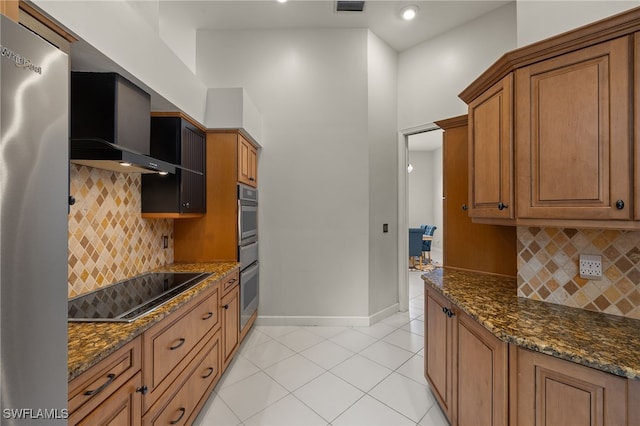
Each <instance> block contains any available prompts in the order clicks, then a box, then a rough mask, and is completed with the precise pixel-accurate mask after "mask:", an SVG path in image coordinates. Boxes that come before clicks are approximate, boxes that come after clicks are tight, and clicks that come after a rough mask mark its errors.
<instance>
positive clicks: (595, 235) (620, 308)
mask: <svg viewBox="0 0 640 426" xmlns="http://www.w3.org/2000/svg"><path fill="white" fill-rule="evenodd" d="M517 234H518V296H521V297H527V298H530V299H535V300H542V301H546V302H552V303H557V304H561V305H566V306H572V307H577V308H584V309H588V310H591V311H597V312H606V313H608V314H614V315H620V316H625V317H630V318H636V319H640V231H617V230H605V229H572V228H535V227H522V226H521V227H518V230H517ZM581 254H595V255H601V256H602V278H601V279H599V280H586V279H582V278H580V270H579V260H580V255H581Z"/></svg>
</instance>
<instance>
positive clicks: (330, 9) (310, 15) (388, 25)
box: [159, 0, 515, 52]
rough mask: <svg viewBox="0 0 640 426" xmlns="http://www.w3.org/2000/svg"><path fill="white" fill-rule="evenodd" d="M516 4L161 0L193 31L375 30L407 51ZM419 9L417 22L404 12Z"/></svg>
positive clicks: (167, 16) (169, 20)
mask: <svg viewBox="0 0 640 426" xmlns="http://www.w3.org/2000/svg"><path fill="white" fill-rule="evenodd" d="M513 1H515V0H502V1H484V0H471V1H462V0H448V1H435V0H427V1H411V0H368V1H366V2H365V9H364V11H363V12H336V11H335V0H289V1H288V2H286V3H278V2H277V1H276V0H196V1H184V0H180V1H176V0H160V6H159V11H160V14H161V15H162V16H163V22H164V24H166V25H171V26H173V27H174V29H175V30H176V31H178V32H183V31H185V30H188V29H191V30H193V29H218V30H220V29H225V30H228V29H238V30H246V29H285V28H369V29H370V30H371V31H372V32H373V33H374V34H376V35H377V36H378V37H380V38H381V39H382V40H384V41H386V42H387V43H388V44H389V45H390V46H391V47H393V48H394V49H395V50H397V51H399V52H401V51H403V50H406V49H408V48H409V47H412V46H414V45H416V44H418V43H421V42H423V41H425V40H428V39H431V38H433V37H436V36H437V35H439V34H442V33H444V32H446V31H449V30H451V29H453V28H455V27H457V26H459V25H461V24H463V23H465V22H468V21H471V20H473V19H475V18H477V17H479V16H481V15H484V14H486V13H488V12H490V11H491V10H493V9H496V8H498V7H500V6H503V5H505V4H507V3H511V2H513ZM410 4H413V5H417V6H418V7H419V12H418V16H417V17H416V18H415V19H414V20H413V21H404V20H403V19H402V18H401V17H400V11H401V9H402V8H403V7H405V6H407V5H410Z"/></svg>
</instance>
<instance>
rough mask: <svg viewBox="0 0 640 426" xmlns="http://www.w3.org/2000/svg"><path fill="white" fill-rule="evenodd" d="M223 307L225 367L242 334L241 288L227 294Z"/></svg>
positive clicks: (222, 302)
mask: <svg viewBox="0 0 640 426" xmlns="http://www.w3.org/2000/svg"><path fill="white" fill-rule="evenodd" d="M220 304H221V305H222V356H223V364H224V367H225V368H226V366H227V365H228V364H229V362H230V361H231V358H232V357H233V354H234V352H235V350H236V347H237V346H238V339H239V333H240V286H237V285H236V286H235V288H234V289H233V290H231V291H229V292H228V293H227V294H225V295H224V296H223V297H222V299H221V301H220Z"/></svg>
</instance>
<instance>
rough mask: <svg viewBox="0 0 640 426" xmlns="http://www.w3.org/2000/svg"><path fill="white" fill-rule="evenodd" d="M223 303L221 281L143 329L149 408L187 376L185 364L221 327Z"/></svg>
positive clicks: (147, 405)
mask: <svg viewBox="0 0 640 426" xmlns="http://www.w3.org/2000/svg"><path fill="white" fill-rule="evenodd" d="M219 305H220V283H219V282H218V283H216V284H215V285H212V286H211V288H210V289H208V290H207V291H206V292H205V293H203V294H201V295H200V296H198V297H197V298H196V299H194V300H192V301H190V302H189V303H187V304H185V305H184V306H182V307H181V308H180V309H179V310H177V311H176V312H175V313H174V314H172V315H170V316H168V317H166V318H165V319H163V320H162V321H160V322H159V323H157V324H155V325H154V326H153V327H151V328H150V329H149V330H147V331H145V332H144V333H143V335H142V339H143V349H144V359H143V369H142V371H143V379H144V383H145V385H146V386H147V387H148V393H147V395H145V398H144V404H143V405H144V411H145V412H146V411H147V410H148V409H149V408H150V407H151V406H152V405H154V404H155V403H156V401H157V400H158V399H159V398H160V397H161V396H162V394H164V393H165V392H171V390H173V389H175V382H179V381H180V380H181V379H182V378H184V376H185V373H184V369H185V366H187V365H188V364H190V363H191V362H192V360H193V359H194V357H195V354H197V353H198V352H199V351H200V350H201V349H202V347H203V346H204V345H205V342H207V341H208V340H209V339H210V338H211V336H212V335H213V334H214V333H215V332H216V331H217V330H218V329H219V328H220V313H219Z"/></svg>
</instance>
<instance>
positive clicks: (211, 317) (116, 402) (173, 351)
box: [68, 269, 240, 426]
mask: <svg viewBox="0 0 640 426" xmlns="http://www.w3.org/2000/svg"><path fill="white" fill-rule="evenodd" d="M238 278H239V275H238V270H237V269H235V270H234V271H233V272H231V273H229V274H228V275H227V276H225V277H223V278H222V279H221V280H219V281H218V282H216V283H215V284H212V285H211V286H210V287H209V288H208V289H206V290H204V291H203V292H202V293H201V294H200V295H199V296H198V297H196V298H195V299H193V300H191V301H189V302H187V303H186V304H185V305H183V306H181V307H180V308H179V309H177V310H176V311H174V312H172V313H171V314H169V315H168V316H166V317H165V318H163V319H162V320H161V321H159V322H158V323H156V324H155V325H154V326H153V327H151V328H150V329H148V330H146V331H145V332H144V333H142V334H141V335H140V336H138V337H136V338H135V339H134V340H133V341H131V342H129V343H127V344H126V345H124V346H123V347H122V348H120V349H118V350H117V351H116V352H114V353H113V354H111V355H109V356H108V357H106V358H105V359H103V360H102V361H100V362H99V363H97V364H96V365H95V366H93V367H91V368H90V369H89V370H87V371H86V372H84V373H82V374H81V375H80V376H78V377H77V378H75V379H73V380H72V381H70V382H69V393H68V395H69V398H68V401H69V402H68V407H69V421H68V424H69V425H87V426H89V425H90V426H94V425H105V426H127V425H149V426H150V425H167V424H170V425H190V424H192V423H193V422H194V420H195V419H196V417H197V416H198V413H199V411H200V409H201V408H202V406H203V405H204V404H205V402H206V401H207V399H208V398H209V395H210V394H211V392H212V391H213V388H214V387H215V385H216V384H217V383H218V380H219V379H220V377H221V376H222V373H223V372H224V370H225V368H226V367H227V365H228V364H229V363H230V362H231V360H232V359H233V356H234V354H235V352H236V350H237V348H238V345H239V344H240V330H239V323H240V297H239V292H240V287H239V285H238V284H239V280H238ZM221 293H222V296H220V294H221Z"/></svg>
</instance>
